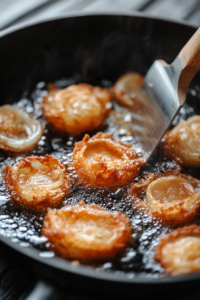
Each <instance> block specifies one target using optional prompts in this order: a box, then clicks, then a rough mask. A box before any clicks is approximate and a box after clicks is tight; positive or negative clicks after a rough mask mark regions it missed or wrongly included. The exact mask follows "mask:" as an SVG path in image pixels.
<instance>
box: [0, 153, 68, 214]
mask: <svg viewBox="0 0 200 300" xmlns="http://www.w3.org/2000/svg"><path fill="white" fill-rule="evenodd" d="M2 172H3V176H4V180H5V183H6V186H7V187H8V191H9V193H10V194H11V196H12V199H13V201H14V203H15V204H16V205H17V206H20V207H22V208H28V209H31V210H34V211H35V210H36V211H39V210H42V209H45V208H48V207H57V206H58V205H59V204H60V203H61V202H62V199H63V196H64V195H65V194H66V193H67V192H68V191H69V190H70V183H69V179H68V178H67V175H66V170H65V167H64V166H63V165H62V164H61V163H60V162H59V161H58V159H57V158H54V157H52V156H50V155H45V156H40V157H38V156H30V157H26V158H23V159H21V160H20V161H19V162H18V163H16V164H15V165H14V166H12V167H11V166H10V165H7V166H6V167H5V168H4V169H3V170H2Z"/></svg>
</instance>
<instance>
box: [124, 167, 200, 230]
mask: <svg viewBox="0 0 200 300" xmlns="http://www.w3.org/2000/svg"><path fill="white" fill-rule="evenodd" d="M144 194H146V196H145V197H144ZM129 195H130V196H131V197H132V203H133V205H134V206H135V207H136V208H137V209H142V210H144V211H146V212H148V213H150V214H152V215H154V216H156V217H159V218H161V219H162V220H163V221H165V222H168V223H171V224H172V225H173V224H174V225H177V224H184V223H186V222H189V221H191V220H192V219H193V218H194V216H195V215H196V214H197V211H198V209H199V207H200V181H199V180H197V179H195V178H193V177H191V176H189V175H184V174H181V173H180V169H176V170H168V171H166V172H164V173H159V174H148V175H147V176H146V178H145V179H142V180H140V182H139V183H137V184H133V185H132V186H131V188H130V189H129Z"/></svg>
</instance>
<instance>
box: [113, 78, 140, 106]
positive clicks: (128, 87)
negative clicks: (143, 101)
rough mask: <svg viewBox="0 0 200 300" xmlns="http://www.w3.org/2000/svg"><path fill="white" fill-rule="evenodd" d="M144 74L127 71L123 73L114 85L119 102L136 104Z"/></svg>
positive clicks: (129, 104)
mask: <svg viewBox="0 0 200 300" xmlns="http://www.w3.org/2000/svg"><path fill="white" fill-rule="evenodd" d="M143 81H144V76H142V75H140V74H139V73H131V72H127V73H126V74H124V75H122V76H121V77H120V78H119V79H118V80H117V82H116V83H115V85H114V87H113V92H114V96H115V98H116V100H117V101H119V103H121V104H123V105H126V106H133V107H134V105H135V99H136V97H137V96H138V95H137V93H138V91H139V90H140V88H141V86H142V83H143Z"/></svg>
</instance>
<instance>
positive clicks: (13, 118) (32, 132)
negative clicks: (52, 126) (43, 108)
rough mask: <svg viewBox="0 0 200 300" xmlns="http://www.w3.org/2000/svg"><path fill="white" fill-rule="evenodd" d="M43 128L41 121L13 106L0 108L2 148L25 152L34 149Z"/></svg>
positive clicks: (0, 144)
mask: <svg viewBox="0 0 200 300" xmlns="http://www.w3.org/2000/svg"><path fill="white" fill-rule="evenodd" d="M42 134H43V128H42V125H41V124H40V122H39V121H37V120H35V119H33V118H31V117H30V116H29V115H28V114H27V113H26V112H24V111H22V110H20V109H18V108H16V107H14V106H12V105H3V106H1V107H0V148H1V149H4V150H6V151H13V152H23V151H26V150H29V149H31V148H33V147H34V146H35V145H36V144H37V143H38V141H39V140H40V138H41V136H42Z"/></svg>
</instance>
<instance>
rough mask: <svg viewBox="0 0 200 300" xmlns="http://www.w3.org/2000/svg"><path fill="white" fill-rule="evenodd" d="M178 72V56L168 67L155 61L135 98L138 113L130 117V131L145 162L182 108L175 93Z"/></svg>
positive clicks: (179, 63) (179, 64) (179, 65)
mask: <svg viewBox="0 0 200 300" xmlns="http://www.w3.org/2000/svg"><path fill="white" fill-rule="evenodd" d="M181 70H182V65H181V62H180V60H179V58H178V57H177V58H176V60H175V61H174V62H173V63H172V64H171V65H167V64H166V63H164V62H162V61H158V60H157V61H155V62H154V63H153V65H152V67H151V68H150V69H149V71H148V73H147V75H146V77H145V80H144V83H143V85H142V88H141V91H140V92H139V95H138V97H137V101H138V105H134V107H137V110H135V111H134V112H133V116H132V132H133V135H134V138H135V141H136V143H137V144H139V146H140V148H141V152H142V153H143V156H144V157H146V158H147V159H148V158H149V157H150V156H151V155H152V153H153V152H154V150H155V148H156V147H157V145H158V143H159V142H160V140H161V139H162V137H163V136H164V134H165V132H166V131H167V129H168V128H169V127H170V125H171V123H172V122H173V120H174V118H175V116H176V115H177V114H178V112H179V110H180V108H181V105H180V101H179V97H178V92H177V89H178V80H179V75H180V73H181Z"/></svg>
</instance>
